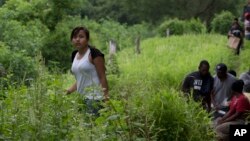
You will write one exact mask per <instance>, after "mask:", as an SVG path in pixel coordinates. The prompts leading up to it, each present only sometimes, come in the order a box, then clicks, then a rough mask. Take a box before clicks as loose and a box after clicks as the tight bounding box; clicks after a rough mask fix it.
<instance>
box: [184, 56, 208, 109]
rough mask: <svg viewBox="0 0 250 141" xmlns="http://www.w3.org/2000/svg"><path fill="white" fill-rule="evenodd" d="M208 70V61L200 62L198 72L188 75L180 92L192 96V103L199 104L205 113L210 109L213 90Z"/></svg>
mask: <svg viewBox="0 0 250 141" xmlns="http://www.w3.org/2000/svg"><path fill="white" fill-rule="evenodd" d="M209 68H210V65H209V63H208V61H206V60H203V61H201V62H200V65H199V68H198V69H199V70H198V71H195V72H192V73H190V74H188V75H187V76H186V77H185V79H184V81H183V83H182V91H183V92H184V93H185V94H187V95H192V97H193V99H194V101H196V102H201V103H202V106H203V108H204V109H206V110H207V111H210V109H211V100H210V97H211V96H210V94H211V92H212V89H213V77H212V76H211V74H210V72H209Z"/></svg>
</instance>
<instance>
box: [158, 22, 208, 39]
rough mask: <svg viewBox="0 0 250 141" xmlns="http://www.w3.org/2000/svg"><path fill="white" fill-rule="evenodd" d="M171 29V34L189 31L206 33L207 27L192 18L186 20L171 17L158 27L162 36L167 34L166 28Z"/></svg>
mask: <svg viewBox="0 0 250 141" xmlns="http://www.w3.org/2000/svg"><path fill="white" fill-rule="evenodd" d="M167 29H169V30H170V35H182V34H188V33H205V32H206V27H205V25H204V24H203V23H202V22H201V21H200V20H196V19H191V20H190V21H184V20H179V19H171V20H167V21H164V22H163V23H162V24H161V25H160V26H159V28H158V32H159V33H160V35H161V36H166V30H167Z"/></svg>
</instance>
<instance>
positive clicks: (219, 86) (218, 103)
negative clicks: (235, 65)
mask: <svg viewBox="0 0 250 141" xmlns="http://www.w3.org/2000/svg"><path fill="white" fill-rule="evenodd" d="M235 81H236V78H235V77H234V76H233V75H231V74H229V73H228V72H227V66H226V65H225V64H223V63H220V64H218V65H217V66H216V76H215V77H214V86H213V92H212V95H211V97H212V98H211V102H212V104H213V108H214V110H215V112H214V119H216V118H217V117H221V116H223V115H224V114H225V112H227V111H228V109H229V108H228V102H227V101H228V100H230V98H231V97H232V91H231V86H232V84H233V83H234V82H235Z"/></svg>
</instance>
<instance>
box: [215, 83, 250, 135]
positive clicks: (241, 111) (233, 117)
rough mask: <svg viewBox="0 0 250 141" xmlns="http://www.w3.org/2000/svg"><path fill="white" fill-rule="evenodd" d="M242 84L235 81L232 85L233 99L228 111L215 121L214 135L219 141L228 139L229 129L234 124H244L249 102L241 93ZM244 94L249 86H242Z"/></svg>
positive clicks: (249, 105) (249, 108)
mask: <svg viewBox="0 0 250 141" xmlns="http://www.w3.org/2000/svg"><path fill="white" fill-rule="evenodd" d="M243 85H244V82H243V81H242V80H237V81H236V82H234V83H233V85H232V94H233V97H232V99H231V101H230V106H229V109H230V110H229V111H228V112H227V113H226V115H224V116H223V117H222V118H221V117H219V118H218V119H216V121H217V125H216V129H215V131H216V133H217V137H218V138H219V139H220V140H228V138H229V130H230V129H229V127H230V125H235V124H245V120H246V117H247V114H249V113H248V112H249V111H250V102H249V100H248V99H247V97H246V96H245V95H244V94H243V93H242V89H243ZM245 88H248V89H246V92H248V93H249V92H250V89H249V88H250V85H249V84H248V85H246V86H244V89H245Z"/></svg>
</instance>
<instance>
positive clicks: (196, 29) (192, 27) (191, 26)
mask: <svg viewBox="0 0 250 141" xmlns="http://www.w3.org/2000/svg"><path fill="white" fill-rule="evenodd" d="M187 26H188V28H187V29H188V30H189V31H188V33H206V30H207V29H206V26H205V25H204V24H203V23H202V21H200V20H199V19H191V20H190V21H188V24H187Z"/></svg>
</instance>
